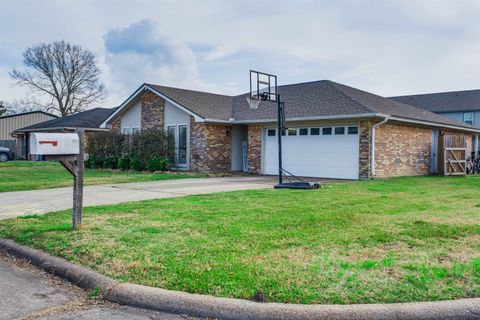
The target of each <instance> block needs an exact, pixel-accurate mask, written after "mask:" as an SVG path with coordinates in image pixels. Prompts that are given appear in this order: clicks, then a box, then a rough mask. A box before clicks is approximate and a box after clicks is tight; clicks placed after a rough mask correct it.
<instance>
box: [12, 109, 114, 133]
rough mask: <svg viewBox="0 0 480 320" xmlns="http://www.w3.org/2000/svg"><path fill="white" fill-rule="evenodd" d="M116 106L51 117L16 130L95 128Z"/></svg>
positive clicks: (98, 126)
mask: <svg viewBox="0 0 480 320" xmlns="http://www.w3.org/2000/svg"><path fill="white" fill-rule="evenodd" d="M115 110H116V108H113V109H107V108H95V109H91V110H87V111H83V112H79V113H76V114H72V115H70V116H66V117H62V118H57V119H52V120H49V121H45V122H42V123H37V124H34V125H32V126H28V127H25V128H21V129H17V130H15V131H16V132H21V131H35V130H41V129H53V128H86V129H97V128H100V124H102V122H103V121H105V119H107V118H108V116H110V115H111V114H112V113H113V112H114V111H115Z"/></svg>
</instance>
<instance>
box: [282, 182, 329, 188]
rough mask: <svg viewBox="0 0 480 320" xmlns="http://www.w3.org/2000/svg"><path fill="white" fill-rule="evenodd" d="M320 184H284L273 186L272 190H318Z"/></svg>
mask: <svg viewBox="0 0 480 320" xmlns="http://www.w3.org/2000/svg"><path fill="white" fill-rule="evenodd" d="M320 187H321V184H320V182H284V183H279V184H276V185H274V186H273V188H274V189H304V190H306V189H319V188H320Z"/></svg>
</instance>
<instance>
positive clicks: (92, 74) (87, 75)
mask: <svg viewBox="0 0 480 320" xmlns="http://www.w3.org/2000/svg"><path fill="white" fill-rule="evenodd" d="M23 64H24V65H25V66H26V67H27V68H26V69H25V70H17V69H13V70H12V71H11V72H10V76H11V77H12V78H13V79H14V80H16V82H17V84H18V85H21V86H25V87H27V88H29V89H30V90H31V92H30V93H31V94H40V95H46V96H48V97H50V98H51V99H52V103H51V104H45V105H44V107H46V108H48V109H49V110H50V111H52V110H53V111H55V112H57V113H59V114H60V115H61V116H62V117H63V116H66V115H69V114H72V113H76V112H80V111H83V110H85V109H87V108H88V107H89V106H91V105H92V104H95V103H99V102H102V101H103V100H104V99H105V86H104V85H103V84H102V83H101V81H100V69H98V67H97V66H96V63H95V56H94V55H93V53H92V52H90V51H88V50H84V49H82V47H80V46H77V45H71V44H69V43H67V42H65V41H63V40H62V41H54V42H52V43H41V44H39V45H36V46H33V47H30V48H27V49H26V50H25V52H24V53H23Z"/></svg>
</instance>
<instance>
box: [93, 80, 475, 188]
mask: <svg viewBox="0 0 480 320" xmlns="http://www.w3.org/2000/svg"><path fill="white" fill-rule="evenodd" d="M278 90H279V93H280V94H281V96H282V100H284V101H285V109H286V119H287V124H288V126H289V129H288V130H287V132H285V134H284V135H285V136H284V138H283V161H284V168H285V169H286V170H288V171H290V172H292V173H293V174H295V175H298V176H310V177H325V178H342V179H368V178H371V177H373V176H378V177H388V176H402V175H427V174H429V173H435V172H436V168H437V162H438V160H437V142H438V137H439V136H441V135H442V134H444V133H449V134H455V135H464V136H467V138H468V141H469V148H470V149H471V148H472V146H471V145H472V143H471V141H472V139H471V137H472V135H474V134H476V133H479V132H480V129H478V128H474V127H472V126H469V125H466V124H464V123H462V122H457V121H454V120H451V119H448V118H445V117H442V116H440V115H437V114H434V113H431V112H429V111H426V110H422V109H418V108H415V107H413V106H410V105H406V104H402V103H399V102H396V101H393V100H390V99H387V98H384V97H381V96H378V95H374V94H371V93H368V92H365V91H361V90H358V89H355V88H352V87H348V86H345V85H342V84H338V83H335V82H332V81H327V80H324V81H316V82H309V83H300V84H292V85H285V86H280V87H279V88H278ZM247 96H248V94H242V95H238V96H227V95H218V94H212V93H206V92H199V91H192V90H185V89H179V88H171V87H164V86H158V85H153V84H144V85H142V86H141V87H140V88H138V89H137V90H136V91H135V92H134V93H133V94H132V95H131V96H130V97H129V98H128V99H127V100H126V101H125V102H124V103H122V105H121V106H120V107H119V108H118V109H117V110H116V111H115V112H114V113H112V114H111V115H110V116H109V117H108V118H107V119H106V120H105V122H104V123H103V124H102V127H104V128H112V129H113V130H117V131H121V132H123V133H132V132H136V131H139V130H144V129H148V128H157V129H161V130H165V131H166V132H168V133H169V134H171V135H173V136H174V137H175V144H176V166H177V168H179V169H184V170H193V171H201V172H235V171H244V172H249V173H255V174H271V175H275V174H277V168H278V160H277V137H276V135H277V134H278V132H277V130H276V119H277V107H276V104H274V103H270V102H262V103H260V106H259V108H258V109H256V110H254V109H250V107H249V105H248V103H247V100H246V98H247Z"/></svg>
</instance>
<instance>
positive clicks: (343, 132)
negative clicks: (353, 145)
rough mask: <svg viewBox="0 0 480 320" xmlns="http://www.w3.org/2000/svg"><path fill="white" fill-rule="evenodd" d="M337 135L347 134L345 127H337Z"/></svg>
mask: <svg viewBox="0 0 480 320" xmlns="http://www.w3.org/2000/svg"><path fill="white" fill-rule="evenodd" d="M335 134H345V127H335Z"/></svg>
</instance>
